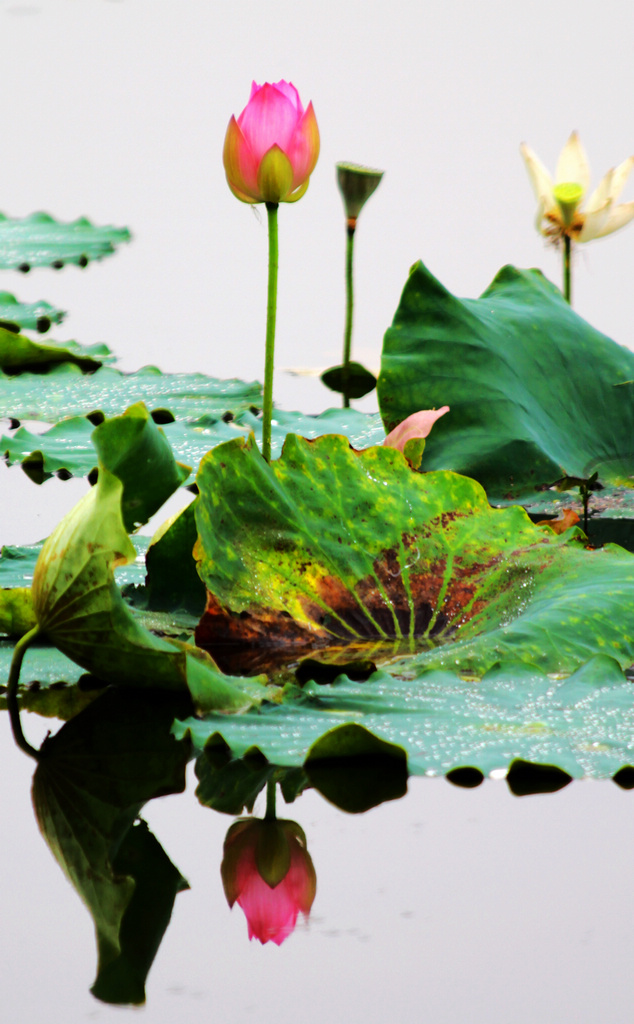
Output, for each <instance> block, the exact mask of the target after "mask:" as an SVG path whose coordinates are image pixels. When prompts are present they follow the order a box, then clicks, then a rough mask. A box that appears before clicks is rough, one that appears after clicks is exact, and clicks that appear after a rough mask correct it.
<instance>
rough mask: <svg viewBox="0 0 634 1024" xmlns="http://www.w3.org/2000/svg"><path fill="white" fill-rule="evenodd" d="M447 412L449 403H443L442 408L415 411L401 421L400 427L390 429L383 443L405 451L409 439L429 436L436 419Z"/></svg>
mask: <svg viewBox="0 0 634 1024" xmlns="http://www.w3.org/2000/svg"><path fill="white" fill-rule="evenodd" d="M446 412H449V406H448V405H443V406H442V407H441V408H440V409H421V411H420V412H413V413H412V415H411V416H408V417H407V419H404V420H403V422H402V423H399V425H398V427H394V430H391V431H390V433H389V434H388V435H387V437H386V438H385V441H384V442H383V444H384V445H385V446H386V447H387V448H398V450H399V451H401V452H402V451H404V450H405V445H406V444H407V442H408V441H412V440H414V439H415V438H417V437H428V435H429V433H430V431H431V428H432V427H433V425H434V423H435V422H436V420H437V419H439V418H440V417H441V416H444V415H445V413H446Z"/></svg>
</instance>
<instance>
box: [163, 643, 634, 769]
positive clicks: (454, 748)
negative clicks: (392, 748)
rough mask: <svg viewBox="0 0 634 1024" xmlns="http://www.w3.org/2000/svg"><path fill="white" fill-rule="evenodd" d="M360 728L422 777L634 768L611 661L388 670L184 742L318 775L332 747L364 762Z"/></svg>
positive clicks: (182, 725)
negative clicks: (472, 674) (466, 674)
mask: <svg viewBox="0 0 634 1024" xmlns="http://www.w3.org/2000/svg"><path fill="white" fill-rule="evenodd" d="M447 650H450V648H447ZM351 724H356V725H357V726H361V725H362V726H363V727H364V729H365V730H369V731H370V732H371V733H372V734H374V735H375V736H376V737H377V738H379V739H380V740H383V741H386V742H387V743H392V744H395V745H396V746H397V747H399V748H402V749H403V750H404V751H405V753H406V754H407V758H408V769H409V772H410V773H411V774H414V775H422V774H425V773H431V774H446V773H447V772H449V771H452V770H453V769H455V768H459V767H465V766H472V767H474V768H478V769H480V770H481V771H482V772H484V773H485V774H488V773H489V772H491V771H494V770H502V769H508V767H509V765H511V764H512V762H513V761H515V760H516V759H518V758H521V759H522V760H524V761H530V762H532V763H535V764H547V765H556V766H558V767H559V768H561V769H562V770H564V771H566V772H568V773H569V774H570V775H571V776H573V777H574V778H581V777H582V776H589V777H593V778H608V777H611V776H613V775H615V774H616V772H617V771H619V770H620V768H621V767H623V766H624V765H630V764H632V762H633V760H634V754H633V749H634V702H633V701H632V684H631V682H630V681H629V680H628V679H627V678H626V677H625V675H624V674H623V672H622V670H621V668H620V667H619V665H618V663H617V662H616V661H615V660H614V659H613V658H611V657H608V656H606V655H603V654H599V655H595V656H594V657H592V658H590V659H589V660H588V661H587V662H586V663H584V664H583V665H580V667H579V668H578V669H577V670H576V671H575V672H573V673H572V674H571V675H570V676H568V677H566V678H564V677H561V676H552V675H547V674H546V673H545V672H542V671H541V670H540V669H539V668H536V667H535V666H532V665H530V664H527V663H520V662H508V663H507V664H505V665H497V666H493V667H492V668H491V669H490V670H489V671H488V672H487V673H485V675H484V676H483V678H482V679H480V680H478V681H475V680H473V679H465V678H462V677H461V676H460V675H459V674H458V672H457V671H449V670H440V669H423V670H420V669H419V670H418V671H416V672H415V671H412V672H410V673H406V672H399V671H398V670H397V669H396V668H394V667H392V666H388V667H387V668H386V669H384V670H382V671H379V672H376V673H375V674H374V675H373V676H372V677H371V678H370V679H369V680H368V681H367V682H365V683H359V682H356V683H355V682H352V681H351V680H350V679H348V678H346V677H345V676H340V677H339V678H338V679H337V680H336V682H335V683H334V685H332V686H328V687H326V686H318V685H316V684H314V683H308V684H307V685H306V687H305V688H304V689H303V691H302V693H301V695H299V696H298V695H297V694H292V695H291V694H289V699H288V700H287V701H286V702H284V703H282V704H281V705H263V706H262V707H261V708H260V709H259V710H258V711H257V712H249V713H248V714H246V715H241V716H234V717H231V718H227V717H224V718H223V717H221V716H219V715H211V716H208V717H207V718H205V719H203V720H200V719H194V718H189V719H187V720H185V721H181V722H177V723H176V725H175V734H176V735H177V736H183V735H184V734H185V733H188V734H189V735H190V737H191V738H192V739H193V741H194V744H195V747H196V749H199V750H202V749H204V748H205V744H206V743H208V744H209V745H211V747H212V748H214V747H216V746H217V745H218V743H219V739H220V737H222V739H223V740H224V742H226V743H227V744H228V745H229V747H230V749H231V751H232V753H233V754H234V756H235V757H243V756H244V755H245V754H246V753H247V751H250V752H251V754H250V756H251V757H253V756H254V753H255V750H259V751H260V752H261V753H262V754H264V755H265V757H266V758H267V759H268V760H269V761H270V762H271V763H272V764H276V765H282V766H291V765H295V766H299V765H303V764H306V765H307V766H308V765H309V764H310V760H311V750H314V749H317V751H318V750H319V747H320V746H323V744H324V742H325V740H327V741H328V745H329V746H333V745H335V744H336V747H337V748H338V749H339V752H340V756H344V755H345V754H346V753H348V755H349V756H350V757H353V756H354V755H355V753H356V752H357V747H358V741H357V737H356V732H355V731H354V730H352V731H351V730H350V725H351ZM342 727H343V728H342ZM346 729H347V730H348V731H347V732H346Z"/></svg>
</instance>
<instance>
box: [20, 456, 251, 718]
mask: <svg viewBox="0 0 634 1024" xmlns="http://www.w3.org/2000/svg"><path fill="white" fill-rule="evenodd" d="M123 499H124V488H123V485H122V483H121V480H119V479H118V478H117V477H116V476H114V475H113V474H112V473H111V472H109V470H107V469H106V468H105V467H103V466H102V467H101V468H100V470H99V479H98V481H97V484H96V486H95V487H93V488H92V489H91V490H90V491H89V492H88V494H86V495H85V496H84V497H83V498H82V500H81V501H80V502H79V503H78V504H77V505H76V506H75V508H74V509H72V510H71V512H69V514H68V515H67V516H66V517H65V518H64V519H63V520H62V522H61V523H60V524H59V526H58V527H57V528H56V529H55V530H54V532H53V533H52V534H51V536H50V537H49V538H48V540H47V541H46V542H45V543H44V546H43V548H42V552H41V554H40V557H39V559H38V562H37V565H36V567H35V575H34V578H33V592H32V593H33V607H34V609H35V615H36V618H37V621H38V625H39V627H40V629H41V631H42V632H43V633H45V634H46V635H47V636H48V638H49V639H50V640H51V641H52V642H53V643H54V644H55V645H56V647H58V648H59V649H60V650H61V651H62V653H63V654H65V655H66V656H67V657H69V658H71V659H72V660H73V661H75V662H76V663H77V664H78V665H80V666H81V667H82V668H84V669H85V670H86V671H88V672H91V673H92V674H94V675H95V676H97V677H98V678H100V679H103V680H105V681H107V682H113V683H117V684H120V685H125V686H142V687H158V688H164V689H171V690H176V691H179V690H180V691H187V690H189V693H190V695H191V697H192V700H193V701H194V704H195V706H196V707H197V708H199V709H200V710H209V709H211V708H216V709H222V710H227V711H228V710H240V709H244V708H245V707H248V706H250V705H251V704H252V703H253V701H254V700H257V698H258V695H261V696H263V695H264V693H265V691H264V689H263V688H262V687H261V686H258V684H257V682H255V683H250V681H249V680H244V681H239V682H240V683H242V684H243V685H242V686H238V685H236V683H235V681H234V680H231V679H230V678H229V677H225V676H223V675H222V674H221V673H220V672H219V671H218V670H217V669H216V667H215V665H214V663H213V661H212V660H211V659H210V658H208V657H207V656H205V655H204V654H203V652H202V651H199V650H197V649H196V648H189V647H187V646H186V645H183V646H181V647H178V646H175V645H174V644H172V643H169V642H168V641H166V640H163V639H161V638H160V637H157V636H154V635H153V634H152V633H150V632H149V631H148V630H147V629H145V628H143V626H141V625H140V624H139V623H138V621H137V620H136V619H135V617H134V616H133V614H132V612H131V611H130V609H129V608H128V607H127V605H126V604H125V603H124V601H123V598H122V596H121V593H120V591H119V588H118V587H117V585H116V583H115V580H114V572H113V570H114V568H115V567H116V566H117V565H118V564H121V563H125V562H128V561H131V560H133V559H134V558H135V557H136V552H135V550H134V547H133V546H132V544H131V543H130V539H129V537H128V535H127V532H126V530H125V528H124V524H123V519H122V509H121V507H122V500H123Z"/></svg>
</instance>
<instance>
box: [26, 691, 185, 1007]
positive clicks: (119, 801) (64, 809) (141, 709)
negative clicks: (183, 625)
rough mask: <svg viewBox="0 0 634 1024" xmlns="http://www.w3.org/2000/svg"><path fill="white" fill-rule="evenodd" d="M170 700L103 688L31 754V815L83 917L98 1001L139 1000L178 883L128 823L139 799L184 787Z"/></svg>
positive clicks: (157, 848)
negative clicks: (91, 937)
mask: <svg viewBox="0 0 634 1024" xmlns="http://www.w3.org/2000/svg"><path fill="white" fill-rule="evenodd" d="M179 707H180V705H179V704H175V702H174V700H173V699H171V698H166V697H165V696H164V695H163V694H161V693H156V692H155V693H152V694H151V699H148V695H147V694H145V693H141V692H137V691H130V690H123V689H117V688H111V689H109V690H107V691H106V692H105V693H104V694H103V696H101V697H100V698H98V699H97V700H96V701H94V703H92V704H91V705H90V706H89V707H87V708H86V709H85V710H84V711H83V712H81V713H80V714H79V715H77V717H76V718H73V719H72V720H71V721H70V722H67V723H66V724H65V725H64V726H62V728H61V729H60V730H59V732H58V733H57V734H56V735H55V736H52V737H50V738H48V739H46V740H45V741H44V743H43V744H42V748H41V750H40V751H39V752H37V754H36V757H37V761H38V766H37V769H36V772H35V775H34V777H33V806H34V808H35V814H36V817H37V822H38V825H39V827H40V831H41V832H42V835H43V837H44V839H45V840H46V842H47V843H48V845H49V847H50V849H51V851H52V853H53V855H54V856H55V858H56V860H57V861H58V863H59V865H60V867H61V868H62V870H63V871H64V873H65V874H66V876H67V877H68V879H69V881H70V882H71V884H72V885H73V887H74V888H75V890H76V891H77V893H78V895H79V896H80V897H81V899H82V900H83V902H84V903H85V904H86V906H87V908H88V910H89V911H90V914H91V916H92V918H93V921H94V924H95V934H96V939H97V950H98V968H97V977H96V979H95V982H94V985H93V987H92V992H93V995H95V996H97V998H99V999H101V1000H103V1001H104V1002H107V1003H119V1004H121V1003H134V1004H139V1003H143V1002H144V1001H145V981H146V977H147V974H148V972H149V970H150V967H151V965H152V962H153V960H154V957H155V956H156V953H157V950H158V948H159V945H160V943H161V940H162V938H163V935H164V933H165V930H166V928H167V926H168V924H169V920H170V917H171V914H172V908H173V905H174V900H175V899H176V895H177V893H179V892H181V891H182V890H183V889H186V888H188V885H187V882H186V881H185V879H184V878H183V877H182V875H181V873H180V872H179V871H178V869H177V868H176V867H175V866H174V865H173V864H172V863H171V861H170V859H169V858H168V856H167V854H166V853H165V851H164V850H163V848H162V847H161V845H160V844H159V842H158V841H157V840H156V839H155V838H154V836H153V835H152V834H151V832H150V831H149V830H148V828H147V826H146V825H145V823H144V822H142V821H139V820H138V815H139V812H140V810H141V808H142V806H143V804H145V803H146V802H147V801H148V800H151V799H152V798H153V797H156V796H162V795H164V794H167V793H178V792H182V791H183V789H184V788H185V767H186V764H187V761H188V760H189V758H190V756H191V745H190V743H189V742H188V741H182V740H181V741H177V740H175V738H174V737H173V736H172V735H171V733H170V730H171V725H172V722H173V720H174V714H175V713H178V710H179ZM181 710H182V708H181Z"/></svg>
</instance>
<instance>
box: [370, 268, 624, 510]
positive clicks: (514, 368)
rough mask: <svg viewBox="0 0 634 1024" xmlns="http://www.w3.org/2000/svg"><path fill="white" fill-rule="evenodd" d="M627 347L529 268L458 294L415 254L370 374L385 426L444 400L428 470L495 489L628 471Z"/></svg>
mask: <svg viewBox="0 0 634 1024" xmlns="http://www.w3.org/2000/svg"><path fill="white" fill-rule="evenodd" d="M633 376H634V353H633V352H630V351H629V350H628V349H626V348H623V347H622V346H620V345H617V344H616V343H615V342H613V341H611V340H610V339H609V338H607V337H606V336H605V335H603V334H600V333H599V331H596V330H595V329H594V328H593V327H591V326H590V325H589V324H588V323H586V321H584V320H582V318H581V317H579V316H578V315H577V314H576V313H575V312H574V311H573V310H572V309H571V308H570V306H569V305H568V303H567V302H565V301H564V299H563V298H562V296H561V293H560V292H559V290H558V289H557V288H555V287H554V285H552V284H550V283H549V282H548V281H547V280H546V279H545V278H544V277H543V276H542V274H541V273H540V272H539V271H537V270H527V271H521V270H516V269H515V268H514V267H505V268H504V269H503V270H501V271H500V273H499V274H498V275H497V277H496V278H495V280H494V281H493V283H492V284H491V285H490V287H489V288H488V289H487V290H486V291H485V292H484V294H483V295H482V296H481V298H479V299H457V298H456V297H455V296H453V295H451V294H450V293H449V292H448V291H447V290H446V289H445V288H444V287H443V286H442V285H441V284H440V282H439V281H437V280H436V279H435V278H434V277H432V275H431V274H430V273H429V271H428V270H427V269H426V268H425V267H424V266H423V264H422V263H418V264H417V265H416V266H415V268H414V269H413V271H412V273H411V274H410V277H409V280H408V281H407V284H406V285H405V289H404V291H403V295H402V297H401V301H400V304H399V308H398V310H397V312H396V315H395V317H394V322H393V324H392V326H391V327H390V328H389V330H388V331H387V332H386V335H385V340H384V345H383V357H382V363H381V373H380V376H379V381H378V385H377V390H378V396H379V406H380V409H381V413H382V416H383V420H384V422H385V423H386V425H387V427H388V428H389V427H391V426H393V425H394V424H396V423H398V422H400V421H401V420H403V419H405V417H406V416H408V415H410V413H413V412H416V411H417V410H419V409H428V408H436V407H439V406H441V405H449V406H450V407H451V412H450V413H448V414H447V415H446V416H444V417H443V418H442V419H441V420H439V421H438V423H436V425H435V426H434V430H433V431H432V433H431V435H430V437H429V438H428V439H427V447H426V449H425V469H452V470H455V471H457V472H460V473H466V474H468V475H469V476H472V477H474V478H475V479H477V480H479V481H480V482H481V483H482V484H483V485H484V487H485V488H486V490H487V493H488V494H489V497H490V498H491V499H492V500H497V499H499V498H513V497H517V496H523V495H526V494H527V493H529V492H533V493H534V492H535V491H536V490H538V489H539V488H541V487H543V486H547V485H550V484H552V483H554V482H555V481H556V480H558V479H560V478H561V477H563V476H565V475H568V476H576V477H581V478H588V477H590V476H591V475H592V474H593V473H594V472H598V474H599V479H600V480H601V482H602V483H609V484H623V483H632V482H634V404H633V403H632V400H631V391H630V389H629V388H622V387H615V385H617V384H619V383H620V382H622V381H625V380H628V379H631V378H632V377H633Z"/></svg>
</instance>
